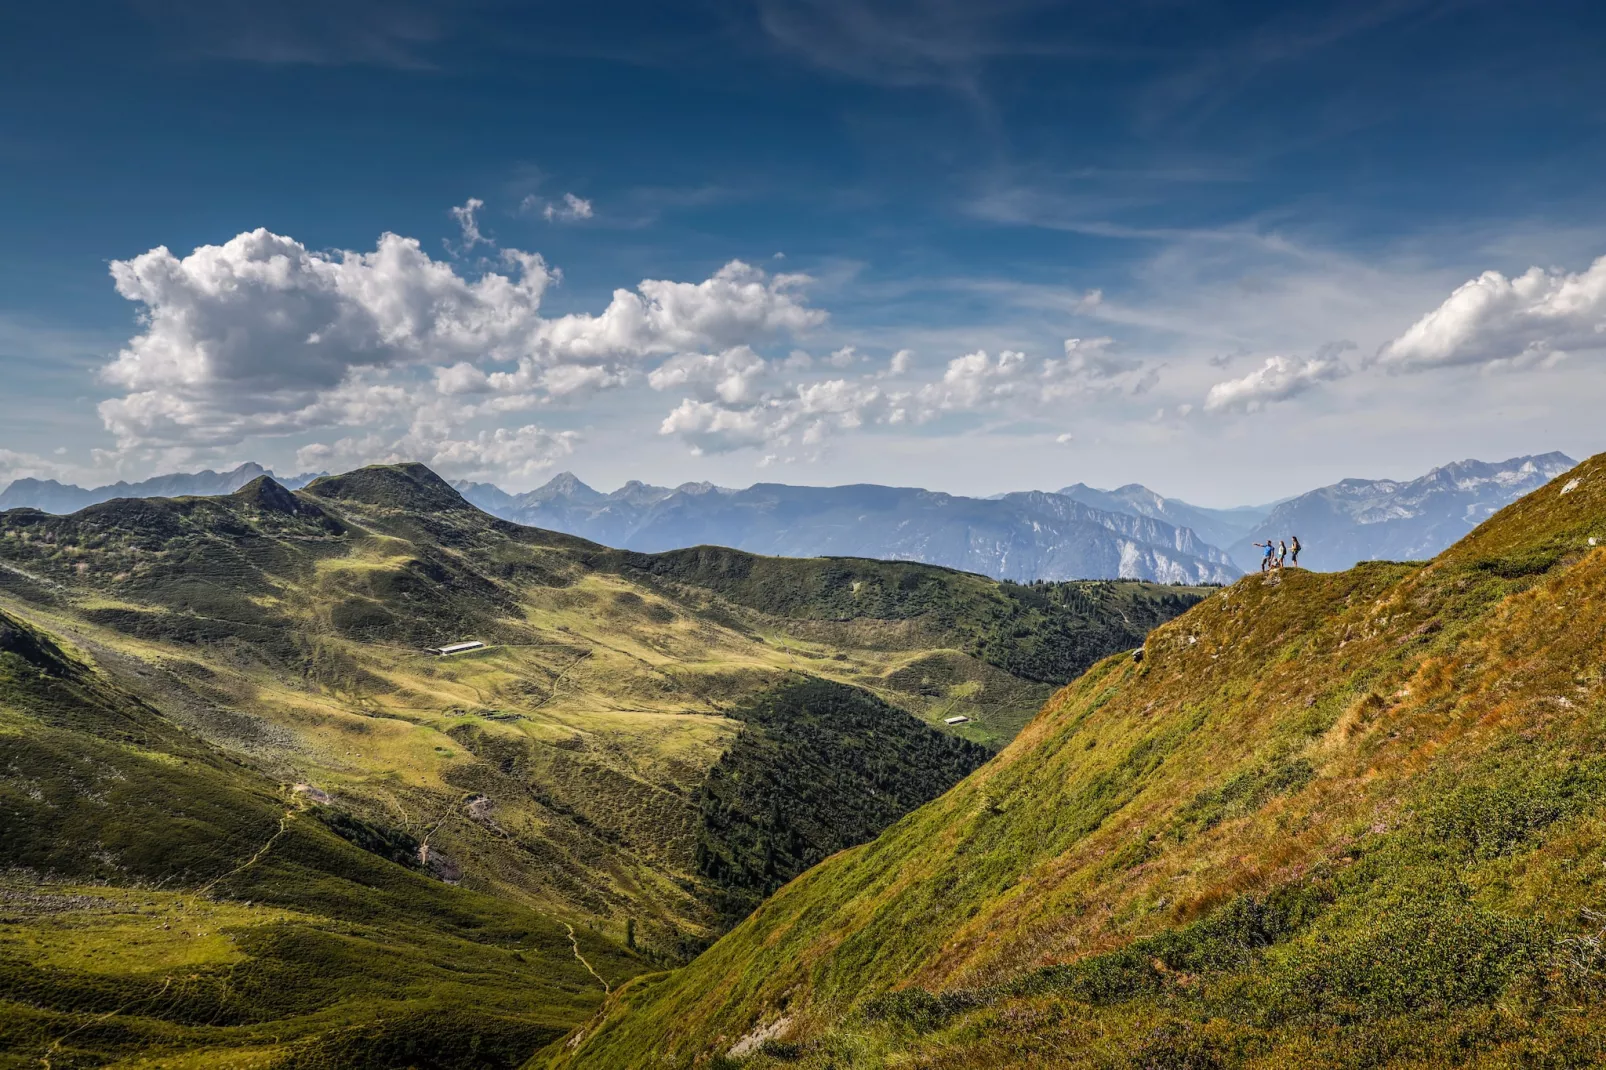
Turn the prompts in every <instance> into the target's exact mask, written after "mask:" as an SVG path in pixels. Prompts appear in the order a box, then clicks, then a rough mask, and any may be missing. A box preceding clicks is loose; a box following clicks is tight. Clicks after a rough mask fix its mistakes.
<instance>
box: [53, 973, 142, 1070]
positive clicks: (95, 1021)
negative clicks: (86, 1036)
mask: <svg viewBox="0 0 1606 1070" xmlns="http://www.w3.org/2000/svg"><path fill="white" fill-rule="evenodd" d="M172 985H173V978H171V977H168V978H166V979H164V980H163V981H162V987H161V988H159V989H158V990H157V991H156V992H155V993H154V994H153V995H149V996H141V997H139V998H138V999H136V1000H131V1001H129V1002H128V1003H125V1004H123V1005H122V1006H121V1007H116V1008H114V1009H112V1010H109V1011H107V1012H106V1013H105V1014H101V1015H97V1016H96V1017H94V1018H91V1019H90V1020H89V1021H87V1022H84V1023H82V1024H80V1025H75V1026H73V1027H72V1028H71V1029H69V1030H67V1031H66V1032H65V1033H63V1034H62V1035H61V1036H59V1037H57V1038H56V1039H55V1041H54V1042H53V1043H52V1044H51V1045H50V1047H48V1048H46V1049H45V1053H44V1054H43V1055H41V1056H40V1057H39V1065H40V1066H42V1067H44V1070H50V1057H51V1056H52V1055H55V1054H56V1052H58V1051H60V1050H61V1046H62V1045H63V1044H64V1043H66V1042H67V1038H68V1037H71V1036H74V1035H75V1034H78V1033H82V1032H83V1031H84V1030H85V1029H88V1028H89V1027H90V1026H92V1025H99V1024H100V1023H101V1022H104V1021H105V1020H106V1019H108V1018H115V1017H116V1016H117V1015H119V1014H122V1013H123V1012H124V1011H126V1010H128V1009H129V1008H130V1007H137V1006H138V1005H139V1004H141V1003H150V1002H152V1001H153V1000H158V999H161V998H162V996H163V995H164V994H166V992H167V990H168V989H169V988H171V987H172Z"/></svg>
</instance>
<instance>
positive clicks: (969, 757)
mask: <svg viewBox="0 0 1606 1070" xmlns="http://www.w3.org/2000/svg"><path fill="white" fill-rule="evenodd" d="M730 716H732V717H734V718H735V719H737V720H739V721H741V722H742V726H743V727H742V731H741V733H740V734H739V735H738V736H737V737H736V740H735V742H734V743H733V744H732V745H731V747H730V749H729V750H728V751H726V752H725V755H724V756H723V757H722V758H720V760H719V761H718V762H717V763H716V764H715V765H714V767H713V768H712V769H710V770H709V772H708V777H707V779H706V780H704V781H703V783H702V785H701V787H699V788H698V790H697V806H698V812H699V815H700V827H699V829H698V834H697V864H698V868H699V870H700V871H701V872H702V873H703V875H704V876H706V877H708V878H709V879H710V880H712V881H713V882H715V884H717V885H718V886H719V887H720V888H721V889H722V890H723V892H724V898H723V901H722V902H721V903H720V910H721V912H722V913H723V914H724V915H725V916H726V918H727V920H728V922H730V923H734V922H735V921H738V920H740V919H741V918H742V917H744V916H745V915H746V914H748V913H749V912H750V911H751V910H752V909H753V908H754V907H755V906H757V905H758V904H759V903H760V902H762V901H763V899H764V898H765V897H766V896H768V895H770V894H771V893H773V892H774V891H775V890H776V889H777V888H779V887H780V886H781V885H783V884H785V883H786V882H787V881H789V880H791V879H792V878H793V877H795V876H797V875H798V874H799V873H802V872H803V871H804V870H805V869H808V868H809V867H810V866H812V865H814V864H815V863H817V862H819V861H821V860H822V859H824V858H826V857H828V856H830V855H833V854H835V853H836V852H837V851H840V850H842V849H844V848H847V847H853V846H856V845H857V844H860V843H864V842H865V841H867V840H869V839H872V838H873V837H875V836H876V835H877V834H878V833H880V832H881V831H882V830H883V829H885V828H886V827H887V826H888V825H890V824H892V823H893V822H894V821H896V820H898V818H900V817H902V816H903V815H904V814H906V813H908V812H909V811H910V810H913V809H914V808H915V807H917V806H921V805H923V804H925V803H927V802H930V801H931V800H932V799H934V798H936V797H937V796H938V795H941V794H942V793H943V792H945V791H947V790H948V789H949V788H951V787H952V786H953V785H954V784H956V783H958V782H959V781H960V780H961V779H963V778H964V777H965V776H967V775H968V774H969V773H970V772H972V771H973V770H974V769H976V768H977V767H978V766H980V765H981V764H982V763H983V762H984V761H986V760H987V757H988V751H987V749H986V748H984V747H981V746H979V745H977V744H974V743H971V742H968V741H966V740H963V739H959V738H957V737H954V736H950V735H947V734H945V733H942V732H939V731H937V730H936V729H934V728H932V727H930V726H929V725H927V724H925V723H924V722H922V721H920V720H918V719H916V718H914V717H912V716H910V715H909V714H907V713H905V712H904V711H902V710H900V709H897V708H895V707H893V706H889V705H887V704H886V703H885V702H882V701H881V700H880V699H878V698H877V697H876V696H874V695H872V694H870V693H869V692H868V691H864V690H861V689H859V688H856V687H847V686H845V685H843V684H838V683H833V682H831V681H828V680H821V679H817V678H804V679H800V680H796V681H793V682H790V683H787V684H784V685H782V686H781V687H779V688H777V689H775V690H774V691H771V692H769V693H767V694H764V695H761V696H759V697H757V698H756V699H754V700H753V701H751V702H748V703H746V704H744V705H742V706H741V707H739V708H737V709H735V710H732V711H730Z"/></svg>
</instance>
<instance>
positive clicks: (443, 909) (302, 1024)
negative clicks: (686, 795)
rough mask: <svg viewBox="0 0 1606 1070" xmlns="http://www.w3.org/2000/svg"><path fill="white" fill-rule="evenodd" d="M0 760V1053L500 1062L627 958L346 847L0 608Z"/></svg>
mask: <svg viewBox="0 0 1606 1070" xmlns="http://www.w3.org/2000/svg"><path fill="white" fill-rule="evenodd" d="M0 770H3V775H0V843H3V844H4V854H5V865H6V869H5V871H4V875H3V876H0V1066H18V1067H21V1066H28V1067H37V1066H54V1067H66V1066H95V1065H103V1064H106V1063H108V1062H113V1061H117V1060H131V1061H133V1062H136V1063H138V1062H144V1063H148V1064H149V1065H167V1066H172V1065H185V1066H206V1065H211V1066H242V1065H260V1066H275V1067H316V1066H341V1067H349V1066H373V1067H381V1066H395V1065H404V1064H408V1063H410V1064H412V1065H417V1066H478V1067H497V1066H511V1065H516V1064H517V1063H518V1062H519V1061H520V1060H522V1059H523V1058H525V1057H527V1056H528V1055H529V1053H530V1052H531V1051H532V1050H534V1049H535V1048H537V1047H539V1046H540V1045H541V1044H542V1043H544V1042H545V1041H547V1040H550V1039H551V1038H552V1037H553V1036H555V1035H558V1034H561V1033H562V1032H563V1031H564V1030H566V1029H567V1028H569V1027H571V1026H572V1025H574V1024H575V1023H576V1022H578V1021H580V1020H582V1019H583V1018H584V1017H586V1016H587V1015H588V1014H589V1013H590V1012H591V1011H592V1009H593V1008H594V1007H595V1006H596V1005H597V1003H598V1002H599V1001H600V1000H601V998H602V996H603V994H604V980H603V979H606V981H607V983H609V984H617V983H618V982H620V981H621V980H623V979H625V978H628V977H629V976H631V975H632V974H634V973H637V972H639V971H640V970H641V969H642V968H643V964H642V963H641V962H640V961H639V960H637V959H635V958H634V957H633V956H630V955H628V954H626V953H625V952H623V951H622V950H621V949H620V948H618V947H617V946H616V945H615V944H613V943H612V942H610V941H607V940H605V939H602V938H600V937H598V936H596V935H595V934H593V933H590V932H587V931H584V930H582V931H581V932H579V933H578V934H577V935H576V940H575V942H574V943H573V944H571V942H570V937H569V932H568V930H567V929H566V928H565V927H564V926H563V925H562V924H561V923H560V922H558V921H556V920H554V919H552V918H549V917H545V916H543V915H541V914H539V913H537V912H535V911H533V910H530V909H528V908H526V907H523V906H519V905H517V904H513V903H508V902H505V901H499V900H497V899H494V898H491V897H489V896H485V895H481V894H478V893H475V892H472V891H468V890H466V889H461V888H455V887H451V886H449V885H447V884H444V883H442V882H440V881H437V880H433V879H430V878H429V877H427V876H425V875H424V874H422V873H420V872H416V871H415V870H413V869H409V868H407V867H404V866H400V865H397V864H395V863H394V862H392V861H388V860H385V859H384V858H381V857H378V856H376V855H375V854H373V853H371V852H369V851H365V850H363V849H361V848H359V847H358V846H356V845H354V844H353V843H351V842H349V841H348V840H347V839H346V838H343V837H342V836H340V835H338V834H336V832H334V831H333V830H332V829H333V827H335V826H338V825H341V824H342V821H341V818H342V816H343V815H340V814H339V812H338V811H337V810H334V809H332V808H331V807H328V806H324V805H319V804H317V803H315V802H313V801H312V800H311V799H310V798H309V797H307V796H306V795H305V794H301V795H297V794H295V793H293V792H289V791H285V790H282V789H281V788H280V787H278V786H276V785H275V784H273V783H272V782H271V781H268V780H266V779H264V778H263V777H261V776H260V775H258V774H256V773H255V772H253V771H251V770H250V769H248V768H246V767H245V766H243V765H242V764H241V763H239V762H238V761H235V760H231V759H230V758H229V757H228V756H226V755H224V754H222V753H220V752H218V751H217V750H216V749H215V748H212V747H209V746H207V745H206V744H205V743H203V742H201V741H199V740H197V739H195V738H194V737H193V736H191V735H190V734H188V733H187V732H185V731H183V730H182V729H181V728H179V727H178V726H177V725H175V724H173V723H172V722H171V721H169V720H168V719H166V718H164V717H162V716H161V715H160V714H159V713H158V712H157V711H156V710H154V709H153V708H152V707H150V706H149V705H147V704H145V703H143V702H141V701H140V700H138V699H137V698H135V697H133V696H132V695H130V694H128V693H127V692H125V691H123V690H122V689H120V688H118V687H117V686H115V685H114V684H112V683H111V682H110V681H109V680H108V679H107V678H106V676H105V675H104V674H103V673H100V672H98V671H96V669H95V668H94V667H92V666H91V665H90V664H88V663H87V662H86V661H85V660H84V659H83V657H82V655H80V654H78V653H75V652H73V651H71V650H70V648H68V647H67V646H66V645H65V644H63V643H62V642H61V641H59V640H58V639H56V638H54V637H52V636H50V635H48V634H46V633H43V632H41V631H39V630H38V629H35V628H32V627H30V626H29V625H27V624H25V623H24V622H22V621H20V620H18V619H17V618H15V617H13V616H11V615H9V614H7V613H4V612H3V611H0ZM345 824H346V826H347V827H349V821H347V822H345ZM580 955H583V956H584V957H585V960H586V962H585V963H582V962H581V961H580V958H579V956H580ZM587 963H588V964H589V967H590V968H589V969H588V968H587ZM593 969H594V970H596V971H597V972H596V974H593V973H592V972H591V971H592V970H593Z"/></svg>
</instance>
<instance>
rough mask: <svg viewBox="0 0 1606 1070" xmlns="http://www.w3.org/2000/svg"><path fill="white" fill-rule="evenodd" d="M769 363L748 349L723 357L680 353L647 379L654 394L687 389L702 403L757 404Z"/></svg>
mask: <svg viewBox="0 0 1606 1070" xmlns="http://www.w3.org/2000/svg"><path fill="white" fill-rule="evenodd" d="M769 371H770V367H769V363H768V362H767V361H766V360H765V359H764V358H763V357H761V356H759V355H758V354H757V353H755V352H753V350H752V349H751V348H749V347H748V346H734V347H732V348H730V349H727V350H725V351H724V352H723V353H682V354H679V355H677V356H674V357H670V358H669V359H668V360H666V361H664V362H663V363H662V364H660V365H659V366H658V367H656V368H654V369H653V370H652V372H650V373H649V374H648V376H647V382H648V384H649V385H651V386H652V388H653V389H654V390H675V389H689V390H692V391H694V392H696V393H697V394H698V396H699V397H700V398H701V399H702V400H705V401H712V400H716V399H717V400H719V401H723V402H725V403H726V404H727V405H740V404H743V403H748V402H753V401H757V400H758V397H759V388H760V384H761V383H762V382H763V380H764V379H765V377H766V376H767V375H768V374H769Z"/></svg>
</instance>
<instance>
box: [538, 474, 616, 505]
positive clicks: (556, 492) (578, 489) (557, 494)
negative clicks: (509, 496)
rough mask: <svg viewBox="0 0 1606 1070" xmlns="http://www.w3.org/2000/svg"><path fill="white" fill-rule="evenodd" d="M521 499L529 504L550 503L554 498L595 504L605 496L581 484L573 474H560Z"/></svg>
mask: <svg viewBox="0 0 1606 1070" xmlns="http://www.w3.org/2000/svg"><path fill="white" fill-rule="evenodd" d="M520 497H522V498H523V499H524V500H525V501H529V502H548V501H551V500H552V499H554V498H568V499H570V500H571V501H577V502H595V501H601V500H602V497H603V495H602V492H600V491H598V490H595V489H594V488H592V487H589V486H587V485H586V484H585V483H583V482H581V480H580V478H579V477H578V476H576V475H575V474H574V473H573V472H559V473H558V474H557V475H555V476H553V477H552V478H551V479H549V480H547V481H546V482H545V483H543V484H542V485H541V486H539V487H536V488H535V489H534V490H532V491H530V492H529V493H528V494H524V495H521V496H520Z"/></svg>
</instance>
